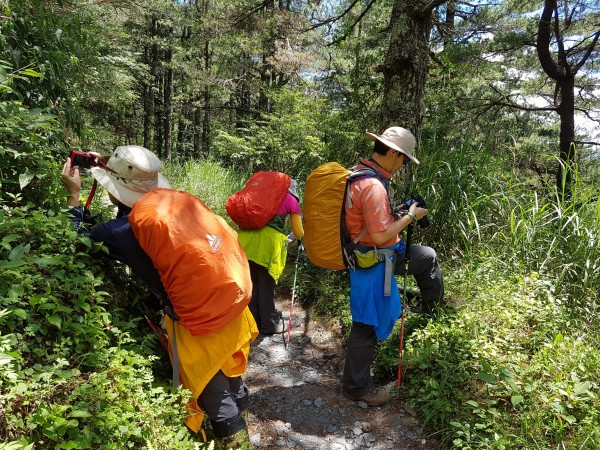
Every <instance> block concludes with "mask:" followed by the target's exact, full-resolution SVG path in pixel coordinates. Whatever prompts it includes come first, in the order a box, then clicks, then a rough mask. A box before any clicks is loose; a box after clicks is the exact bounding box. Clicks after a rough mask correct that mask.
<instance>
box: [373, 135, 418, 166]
mask: <svg viewBox="0 0 600 450" xmlns="http://www.w3.org/2000/svg"><path fill="white" fill-rule="evenodd" d="M365 134H366V135H367V137H368V138H369V139H371V140H372V141H379V142H383V143H384V144H385V145H387V146H388V147H389V148H391V149H393V150H396V151H397V152H400V153H402V154H403V155H405V156H407V157H408V159H410V160H411V161H412V162H414V163H415V164H421V163H420V162H419V160H418V159H417V158H415V157H414V156H412V155H409V154H408V153H407V152H406V151H405V150H403V149H401V148H400V147H398V146H397V145H396V144H394V143H393V142H390V141H388V140H386V139H384V138H382V137H381V136H379V135H377V134H375V133H371V132H370V131H365Z"/></svg>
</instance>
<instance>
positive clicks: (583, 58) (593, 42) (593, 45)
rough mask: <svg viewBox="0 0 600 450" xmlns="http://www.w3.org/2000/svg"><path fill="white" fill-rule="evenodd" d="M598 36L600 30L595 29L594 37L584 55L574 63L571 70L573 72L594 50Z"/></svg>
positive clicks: (575, 71) (599, 35)
mask: <svg viewBox="0 0 600 450" xmlns="http://www.w3.org/2000/svg"><path fill="white" fill-rule="evenodd" d="M599 37H600V31H596V34H595V35H594V39H593V40H592V43H591V44H590V45H589V46H588V48H587V51H586V52H585V55H583V57H582V58H581V61H579V62H578V63H577V64H575V68H574V71H573V73H574V74H575V73H577V71H578V70H579V69H580V68H581V66H583V65H584V64H585V62H586V61H587V60H588V58H589V57H590V55H591V54H592V52H593V51H594V47H596V43H597V42H598V38H599Z"/></svg>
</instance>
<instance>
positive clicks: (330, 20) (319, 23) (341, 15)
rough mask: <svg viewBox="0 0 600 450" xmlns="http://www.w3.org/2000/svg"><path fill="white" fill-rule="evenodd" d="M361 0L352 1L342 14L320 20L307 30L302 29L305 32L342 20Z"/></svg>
mask: <svg viewBox="0 0 600 450" xmlns="http://www.w3.org/2000/svg"><path fill="white" fill-rule="evenodd" d="M359 1H360V0H354V1H353V2H352V4H351V5H350V6H348V7H347V8H346V9H345V10H344V11H342V13H341V14H339V15H337V16H334V17H329V18H327V19H325V20H322V21H320V22H317V23H316V24H314V25H313V26H311V27H309V28H306V29H305V30H302V32H303V33H306V32H307V31H312V30H314V29H315V28H319V27H322V26H323V25H327V24H330V23H331V22H337V21H338V20H340V19H341V18H342V17H344V16H346V15H347V14H348V13H349V12H350V11H352V9H353V8H354V6H356V4H357V3H358V2H359Z"/></svg>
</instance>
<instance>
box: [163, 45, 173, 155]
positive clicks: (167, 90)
mask: <svg viewBox="0 0 600 450" xmlns="http://www.w3.org/2000/svg"><path fill="white" fill-rule="evenodd" d="M172 59H173V49H172V48H169V49H168V50H166V51H165V63H166V69H165V80H164V81H165V84H164V121H163V127H164V142H165V157H166V158H167V159H168V160H171V156H172V155H171V153H172V149H173V129H172V126H171V123H172V119H173V68H172V67H171V61H172Z"/></svg>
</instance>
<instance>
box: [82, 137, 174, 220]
mask: <svg viewBox="0 0 600 450" xmlns="http://www.w3.org/2000/svg"><path fill="white" fill-rule="evenodd" d="M161 168H162V163H161V162H160V159H158V157H157V156H156V155H155V154H154V153H152V152H151V151H150V150H148V149H146V148H144V147H140V146H139V145H124V146H121V147H117V148H116V149H115V151H114V152H113V153H112V155H110V158H109V159H108V162H107V164H106V167H92V168H91V169H90V172H91V173H92V176H93V177H94V178H95V179H96V180H97V181H98V183H100V184H101V185H102V186H103V187H104V189H106V190H107V191H108V192H109V193H110V194H111V195H112V196H113V197H115V198H116V199H117V200H118V201H120V202H121V203H123V204H124V205H126V206H129V207H130V208H131V207H133V205H134V204H135V202H136V201H138V200H139V199H140V198H141V197H142V196H143V195H144V194H146V193H148V192H150V191H151V190H153V189H157V188H170V187H171V186H170V185H169V182H168V181H167V180H166V179H165V178H164V177H163V176H162V175H161V174H160V173H159V172H160V169H161Z"/></svg>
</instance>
